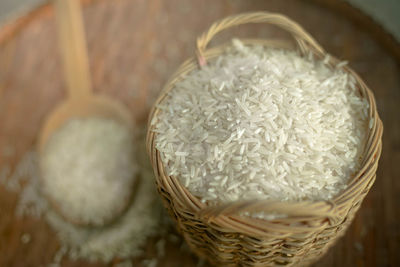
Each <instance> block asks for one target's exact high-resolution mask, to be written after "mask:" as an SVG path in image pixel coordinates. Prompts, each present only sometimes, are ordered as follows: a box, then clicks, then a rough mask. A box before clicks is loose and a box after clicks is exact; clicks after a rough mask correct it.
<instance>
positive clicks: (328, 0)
mask: <svg viewBox="0 0 400 267" xmlns="http://www.w3.org/2000/svg"><path fill="white" fill-rule="evenodd" d="M303 1H305V2H311V3H314V4H316V5H318V6H322V7H325V8H328V9H331V10H333V11H335V12H337V13H339V14H341V15H343V16H344V17H345V18H347V19H348V20H350V21H351V22H353V23H354V24H355V25H357V26H359V27H360V28H362V29H363V30H365V31H366V32H367V33H369V34H370V35H371V36H372V37H373V39H374V40H376V41H377V42H378V43H379V44H380V45H381V46H382V47H383V48H384V49H385V50H387V51H388V52H389V53H390V54H392V55H393V56H394V58H395V59H396V61H397V62H398V63H399V64H400V42H399V41H397V40H396V38H395V37H394V36H393V35H392V34H391V33H389V32H388V31H387V30H386V29H385V28H384V27H383V26H382V25H381V24H379V23H378V22H377V21H376V20H375V19H373V18H372V17H371V16H369V15H367V14H366V13H364V12H363V11H362V10H360V9H359V8H357V7H355V6H353V5H351V4H350V3H349V2H345V1H343V0H303Z"/></svg>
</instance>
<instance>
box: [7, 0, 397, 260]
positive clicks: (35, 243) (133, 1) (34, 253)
mask: <svg viewBox="0 0 400 267" xmlns="http://www.w3.org/2000/svg"><path fill="white" fill-rule="evenodd" d="M84 2H85V8H84V20H85V24H86V32H87V35H88V46H89V57H90V65H91V72H92V77H93V86H94V90H95V91H96V92H102V93H105V94H108V95H110V96H113V97H115V98H117V99H119V100H121V101H122V102H123V103H125V104H126V105H127V106H128V107H129V108H130V109H131V110H132V113H133V115H134V116H135V118H136V120H137V122H138V123H140V124H141V125H144V123H145V120H146V114H147V112H148V108H149V104H151V101H152V100H153V99H154V97H155V95H156V94H157V92H158V90H159V89H160V88H161V86H162V84H163V83H164V82H165V81H166V80H167V79H168V77H169V75H170V74H172V72H173V71H174V70H175V69H176V67H177V66H178V65H179V64H180V63H181V62H182V61H183V60H184V59H186V58H187V57H189V56H192V55H193V53H194V44H195V38H196V37H197V36H198V35H199V34H200V33H202V32H203V31H204V30H206V29H207V27H208V26H209V25H210V24H211V23H212V22H213V21H215V20H216V19H219V18H221V17H223V16H226V15H229V14H233V13H238V12H244V11H254V10H268V11H273V12H281V13H283V14H286V15H288V16H290V17H291V18H293V19H294V20H296V21H298V22H299V23H300V24H302V25H303V26H304V27H305V29H307V30H308V31H309V32H310V33H311V34H312V35H313V36H314V37H315V38H316V40H317V41H319V42H320V43H321V44H322V46H323V47H324V48H325V49H326V50H327V51H329V52H330V53H332V54H334V55H336V56H337V57H339V58H342V59H346V60H349V61H350V62H351V63H350V65H351V66H352V67H353V68H354V69H355V70H356V71H357V72H358V73H359V74H360V75H361V77H363V78H364V79H365V81H366V83H367V84H368V85H369V86H370V87H371V89H372V90H373V91H374V93H375V96H376V99H377V103H378V109H379V112H380V116H381V118H382V120H383V123H384V126H385V131H384V141H383V154H382V157H381V161H380V167H379V169H378V173H377V180H376V182H375V185H374V186H373V188H372V190H371V192H370V193H369V195H368V196H367V198H366V199H365V201H364V203H363V205H362V208H361V210H360V212H359V213H358V215H357V216H356V218H355V220H354V222H353V224H352V226H351V227H350V229H349V230H348V232H347V234H346V235H345V237H344V238H342V239H341V240H340V241H339V242H338V243H337V245H336V246H335V247H333V248H332V249H331V250H330V251H329V253H328V254H327V255H326V256H325V257H324V258H323V259H322V260H321V261H320V262H319V263H318V264H317V265H316V266H400V253H399V250H400V223H399V220H400V208H399V207H400V179H399V178H400V118H399V115H400V64H399V61H396V57H395V54H396V53H393V51H394V50H393V49H392V50H389V49H387V46H384V45H383V46H382V45H380V44H381V43H382V42H381V41H379V40H375V39H374V38H375V37H374V36H377V35H375V34H370V33H369V31H368V29H363V28H361V27H360V26H359V25H360V24H354V23H352V21H351V16H348V17H346V16H345V15H343V13H340V12H339V13H336V12H335V11H332V10H331V9H328V8H326V7H325V6H324V5H323V4H322V5H321V2H323V1H322V0H318V1H315V2H319V4H318V5H316V4H315V3H314V1H294V0H293V1H290V0H286V1H282V0H269V1H264V0H253V1H239V0H236V1H233V0H229V1H228V0H220V1H213V0H203V1H187V0H168V1H162V0H113V1H109V0H108V1H107V0H98V1H88V0H86V1H84ZM350 14H351V13H350ZM222 35H223V36H222V38H221V39H224V38H225V39H227V38H229V37H230V36H232V35H236V36H248V37H283V38H284V37H286V35H284V34H282V33H281V32H279V31H278V30H277V29H275V28H270V27H265V26H264V27H263V26H262V25H257V26H249V27H247V26H245V27H241V28H238V30H236V31H230V32H228V33H226V34H222ZM221 39H220V40H221ZM217 42H218V41H217ZM57 48H58V46H57V43H56V34H55V22H54V18H53V12H52V9H51V7H50V6H44V7H42V8H40V9H38V10H36V11H34V12H33V13H30V14H28V16H25V17H24V18H22V19H20V20H18V21H16V22H12V23H10V24H9V25H6V26H5V27H3V28H2V29H0V169H1V168H2V167H4V166H6V165H10V166H13V165H14V164H15V162H17V161H18V160H19V158H20V157H21V155H23V153H24V152H25V151H26V150H27V149H29V148H30V147H31V146H32V145H33V144H34V143H35V142H36V134H37V132H38V130H39V127H40V125H41V121H42V120H43V118H44V116H45V115H46V114H47V113H48V112H49V111H50V110H51V109H52V108H53V107H55V105H56V104H57V103H58V102H59V101H61V100H62V99H63V97H64V93H63V90H64V89H65V88H64V85H63V84H64V81H63V78H62V75H61V66H60V56H59V54H58V52H57ZM397 48H398V46H397ZM396 51H397V50H396ZM8 146H12V147H14V148H15V149H16V153H15V154H13V155H7V153H2V151H4V148H6V147H8ZM17 198H18V196H17V195H16V194H15V193H10V192H7V191H6V190H5V189H4V188H3V187H1V186H0V266H46V265H47V264H48V263H50V262H51V261H52V258H53V256H54V253H55V252H56V250H57V248H58V247H59V243H58V241H57V237H56V236H55V235H54V233H53V232H52V230H51V229H50V228H49V227H48V226H47V225H46V223H45V222H43V221H38V220H34V219H29V218H26V219H18V218H15V216H14V209H15V205H16V202H17ZM23 233H29V234H30V235H31V236H32V240H31V242H29V243H28V244H23V243H22V242H21V241H20V237H21V235H22V234H23ZM167 247H168V249H167V255H166V256H165V257H164V258H161V259H159V265H158V266H171V267H175V266H196V264H197V262H198V260H197V259H196V257H194V256H193V255H191V254H190V253H189V252H188V251H186V250H185V249H182V248H181V246H180V244H173V243H168V244H167ZM155 253H156V252H155V248H154V240H150V241H149V243H148V246H147V249H146V255H145V256H144V257H142V258H149V257H152V256H154V255H155ZM140 261H141V259H134V261H133V262H134V266H141V264H140ZM110 265H112V264H110ZM63 266H104V264H100V263H91V264H89V263H87V262H82V261H79V262H72V261H69V260H64V261H63Z"/></svg>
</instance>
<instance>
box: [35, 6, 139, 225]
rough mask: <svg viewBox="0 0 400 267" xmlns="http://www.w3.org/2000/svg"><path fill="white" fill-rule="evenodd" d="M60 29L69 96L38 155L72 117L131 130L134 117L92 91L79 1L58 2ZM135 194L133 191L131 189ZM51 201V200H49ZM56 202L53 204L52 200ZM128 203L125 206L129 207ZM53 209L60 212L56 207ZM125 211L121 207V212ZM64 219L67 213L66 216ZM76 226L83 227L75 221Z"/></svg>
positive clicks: (53, 116)
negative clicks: (105, 120) (99, 119)
mask: <svg viewBox="0 0 400 267" xmlns="http://www.w3.org/2000/svg"><path fill="white" fill-rule="evenodd" d="M55 8H56V19H57V27H58V31H59V42H60V47H61V55H62V61H63V65H64V74H65V80H66V83H67V91H68V96H67V99H66V100H65V101H63V102H62V103H61V104H60V105H59V106H57V107H56V108H55V109H54V110H53V111H52V112H51V113H50V114H49V115H48V116H47V118H46V120H45V123H44V125H43V126H42V129H41V132H40V134H39V140H38V141H39V144H38V149H39V154H40V155H41V154H43V150H44V147H45V145H46V143H47V142H48V140H49V138H50V137H51V135H52V134H53V133H54V132H55V131H56V130H57V129H58V128H59V127H61V126H62V125H63V124H64V123H66V122H67V121H68V120H70V119H73V118H85V117H102V118H109V119H113V120H116V121H119V122H121V123H123V124H124V125H127V126H128V127H132V124H133V123H132V117H131V115H130V113H129V111H128V109H127V108H126V107H125V106H124V105H122V104H121V103H119V102H117V101H115V100H113V99H111V98H109V97H106V96H103V95H94V94H93V92H92V88H91V79H90V73H89V60H88V55H87V50H86V40H85V35H84V28H83V21H82V15H81V10H80V4H79V2H78V0H55ZM132 191H133V190H132ZM49 200H50V199H49ZM49 202H50V203H54V201H51V200H50V201H49ZM128 203H129V202H128V201H127V203H126V205H125V206H127V205H128ZM52 206H53V208H54V209H55V210H56V211H58V213H60V212H59V211H60V210H59V209H58V208H57V205H52ZM124 209H125V208H123V207H121V211H122V210H124ZM63 215H64V216H63V217H65V218H67V217H68V216H66V214H63ZM73 223H75V224H80V223H79V222H76V221H74V222H73Z"/></svg>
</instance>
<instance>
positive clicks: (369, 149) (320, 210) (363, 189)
mask: <svg viewBox="0 0 400 267" xmlns="http://www.w3.org/2000/svg"><path fill="white" fill-rule="evenodd" d="M240 40H242V39H240ZM268 41H269V40H268V39H251V40H244V44H245V45H251V44H255V43H257V44H261V43H264V45H267V43H268ZM227 46H228V44H224V45H221V46H218V47H214V48H210V49H206V50H204V54H203V55H204V57H205V58H206V59H207V60H208V59H212V58H214V57H216V56H218V55H220V54H221V53H222V52H223V51H225V49H226V48H227ZM308 51H309V52H311V53H312V54H313V55H315V56H317V57H319V58H322V57H325V56H326V55H328V53H326V52H323V53H321V52H320V51H317V50H315V49H312V47H308ZM339 62H340V61H339V60H337V59H336V58H335V57H332V56H331V57H330V60H329V65H331V67H335V66H336V64H338V63H339ZM196 68H199V65H198V64H197V62H196V57H191V58H189V59H188V60H186V61H185V62H184V63H182V64H181V65H180V67H179V68H178V69H177V70H176V72H175V73H174V74H173V75H172V76H171V78H170V79H169V81H168V82H167V83H166V85H165V86H164V88H163V90H162V91H161V93H160V95H159V98H158V99H157V100H156V101H155V103H154V105H153V108H152V110H151V112H150V115H149V120H148V130H147V137H146V145H147V150H148V154H149V156H150V160H151V163H152V166H153V168H154V170H155V174H156V183H157V186H158V187H159V190H160V188H162V189H163V190H165V191H167V192H168V193H169V194H173V195H174V196H175V198H173V201H174V202H175V203H174V205H175V206H179V209H185V210H188V211H191V212H193V213H194V214H195V215H196V216H197V217H198V218H200V219H202V220H204V221H206V222H208V223H214V224H217V225H219V226H222V227H226V228H229V229H235V231H239V232H245V233H249V229H252V230H253V234H255V235H265V234H266V232H265V229H268V230H269V231H271V229H275V230H276V231H286V230H288V229H290V231H291V232H293V231H296V230H295V228H296V227H294V226H293V225H291V223H292V222H293V221H296V222H300V221H304V220H306V221H308V222H312V221H315V220H317V221H319V223H316V224H315V225H316V227H317V228H319V229H323V228H325V227H326V224H325V223H323V222H327V223H328V224H329V225H335V224H338V223H340V222H342V221H343V220H344V218H345V215H346V214H347V213H348V211H349V210H350V209H351V208H353V207H354V206H356V205H357V204H358V203H359V202H361V201H362V199H363V198H364V197H365V195H366V194H367V192H368V191H369V189H370V187H371V186H372V184H373V182H374V180H375V177H376V174H375V173H376V169H377V163H378V160H379V157H380V154H381V150H382V140H381V139H382V133H383V125H382V121H381V119H380V118H379V115H378V111H377V107H376V102H375V98H374V95H373V93H372V91H371V90H370V89H369V88H368V87H367V85H366V84H365V83H364V82H363V80H362V79H361V78H360V77H359V76H358V74H357V73H356V72H354V71H353V70H352V69H351V68H350V67H349V66H344V67H343V70H344V71H346V72H347V73H349V75H351V76H353V77H354V78H355V81H356V87H357V89H358V90H359V91H360V94H361V95H362V97H364V98H366V99H367V101H368V103H369V111H368V119H369V120H371V119H373V124H372V127H371V128H369V129H368V135H367V137H366V140H367V141H366V144H365V147H364V152H363V153H362V156H361V158H362V162H361V166H360V169H359V171H358V172H357V173H356V174H355V175H354V176H353V177H351V178H349V180H348V185H347V187H346V188H345V189H344V190H342V191H341V192H339V193H338V194H337V195H336V196H335V197H334V198H333V199H331V200H329V201H323V200H320V201H299V202H283V201H265V200H255V201H245V202H235V203H229V204H228V205H224V204H222V205H220V206H218V207H217V208H216V207H215V206H210V205H208V204H207V203H202V202H201V201H200V200H199V198H198V197H196V196H194V195H192V194H191V193H190V192H189V191H188V190H187V189H186V188H185V187H184V186H183V185H182V184H180V182H179V180H178V179H177V177H174V176H167V175H166V174H165V169H164V166H163V164H162V161H161V158H160V154H159V151H158V150H157V149H156V148H155V144H154V139H155V136H156V133H155V132H153V131H152V129H153V126H152V125H153V123H154V122H155V120H156V118H157V115H158V113H159V112H160V110H159V109H158V108H157V107H156V106H157V105H158V104H160V103H161V102H162V101H163V100H164V99H165V98H166V97H167V93H168V92H169V91H170V90H172V89H173V87H174V85H175V83H176V82H178V81H179V80H181V79H184V77H185V75H186V74H187V73H189V72H190V71H193V70H194V69H196ZM260 208H261V210H269V211H272V210H279V211H282V210H283V211H287V212H290V214H291V215H289V216H288V217H286V218H278V219H274V220H271V221H267V220H262V222H260V220H259V219H256V218H253V217H250V216H241V215H240V214H238V213H240V212H242V211H256V210H257V209H260ZM313 224H314V223H309V224H308V225H304V226H302V225H300V226H299V227H298V230H299V231H304V229H305V228H307V229H310V227H312V226H311V225H313ZM243 226H245V227H244V229H242V227H243ZM242 230H243V231H242Z"/></svg>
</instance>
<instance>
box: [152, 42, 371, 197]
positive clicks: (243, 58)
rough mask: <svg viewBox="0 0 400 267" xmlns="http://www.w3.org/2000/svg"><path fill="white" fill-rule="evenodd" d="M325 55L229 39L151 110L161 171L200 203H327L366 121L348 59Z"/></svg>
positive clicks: (345, 174) (350, 170)
mask: <svg viewBox="0 0 400 267" xmlns="http://www.w3.org/2000/svg"><path fill="white" fill-rule="evenodd" d="M328 61H329V57H327V58H325V60H323V61H319V60H315V59H313V57H312V56H311V55H310V56H307V57H302V56H300V55H299V54H298V53H296V52H294V51H287V50H282V49H273V48H265V47H262V46H245V45H243V44H242V43H241V42H240V41H238V40H234V41H233V47H231V48H230V49H227V51H226V52H225V53H224V54H223V55H221V56H219V57H217V58H216V59H214V60H210V61H209V62H208V65H206V66H205V67H203V68H201V69H200V70H194V71H192V72H191V73H189V74H188V75H186V77H185V78H184V79H183V80H181V81H179V82H178V83H176V84H175V86H174V88H173V89H172V90H171V91H170V92H169V93H168V97H167V98H166V99H165V100H164V101H163V102H162V103H161V104H160V105H159V106H157V107H158V108H159V109H161V110H162V112H160V114H159V115H158V116H157V117H155V118H154V119H153V121H152V124H153V129H154V131H155V132H156V137H155V144H156V148H157V149H158V150H159V151H160V155H161V160H162V162H163V164H164V166H165V167H166V171H167V174H168V175H173V176H176V177H177V178H178V179H179V180H180V182H181V183H182V184H183V185H184V186H185V187H187V188H188V189H189V191H190V192H191V193H192V194H194V195H196V196H198V197H200V198H201V199H202V201H203V202H206V201H207V202H210V203H221V202H230V201H236V200H239V199H240V200H249V199H270V200H278V201H301V200H328V199H331V198H332V197H333V196H335V195H336V194H337V193H338V192H340V191H341V190H343V189H344V188H345V187H346V183H347V181H348V179H349V178H350V177H351V176H352V175H354V173H355V172H357V170H358V169H359V167H360V166H359V165H360V159H359V157H360V153H361V152H362V151H363V148H364V144H365V138H366V132H367V128H368V123H370V125H371V122H368V119H367V118H368V113H367V112H368V108H369V105H368V102H367V101H366V100H365V99H363V98H362V97H361V96H360V94H359V92H358V90H357V88H356V86H355V80H354V78H353V77H352V76H350V75H349V74H347V73H346V72H345V71H344V70H343V69H342V67H343V66H344V65H345V64H346V63H345V62H343V63H340V64H339V65H338V66H337V67H335V68H331V67H330V66H328V64H327V63H328Z"/></svg>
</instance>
